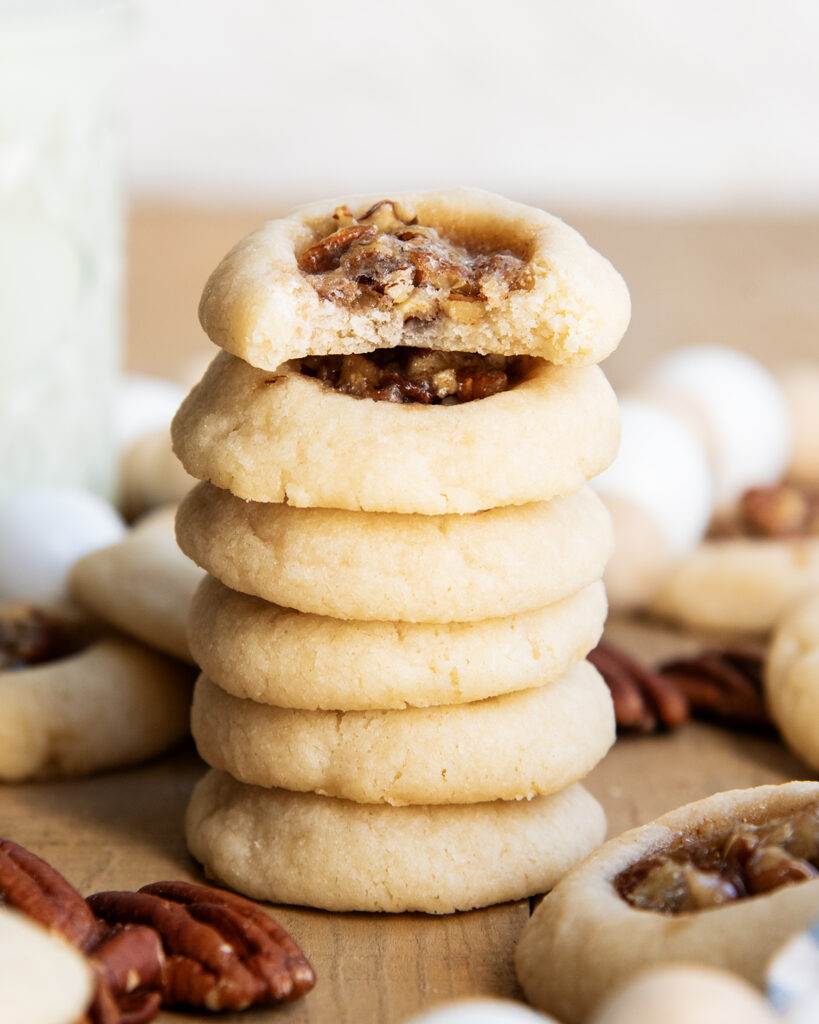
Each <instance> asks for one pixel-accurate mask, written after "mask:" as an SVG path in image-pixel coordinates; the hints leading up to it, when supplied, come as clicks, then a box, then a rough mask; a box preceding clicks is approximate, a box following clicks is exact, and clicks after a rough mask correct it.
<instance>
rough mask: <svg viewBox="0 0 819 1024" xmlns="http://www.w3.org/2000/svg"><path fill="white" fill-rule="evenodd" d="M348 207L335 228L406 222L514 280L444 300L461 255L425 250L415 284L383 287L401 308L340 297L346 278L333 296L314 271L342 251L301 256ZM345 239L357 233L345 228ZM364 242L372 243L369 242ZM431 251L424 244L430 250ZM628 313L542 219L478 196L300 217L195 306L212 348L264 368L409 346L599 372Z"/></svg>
mask: <svg viewBox="0 0 819 1024" xmlns="http://www.w3.org/2000/svg"><path fill="white" fill-rule="evenodd" d="M385 200H386V202H384V201H385ZM376 204H379V206H378V209H376V210H373V213H372V215H371V216H369V217H367V216H366V214H367V213H368V211H369V210H370V209H371V208H372V207H374V206H375V205H376ZM345 205H347V207H348V210H349V211H351V212H352V216H350V217H346V216H345V217H344V221H353V220H358V221H363V220H366V222H367V225H369V229H368V228H367V227H365V228H364V235H365V236H366V235H368V234H369V235H372V234H374V232H375V231H378V230H380V229H386V230H390V225H392V226H395V225H396V224H397V225H398V227H400V228H401V229H402V230H403V229H405V228H406V227H408V226H410V225H408V224H407V223H406V221H407V220H412V219H413V217H414V218H416V219H417V223H418V224H419V225H420V226H421V228H422V231H423V229H424V228H431V229H433V230H435V231H436V232H439V233H440V236H441V240H442V241H443V244H444V245H446V243H447V240H450V241H452V242H454V243H456V244H457V245H459V246H463V247H465V248H466V249H467V250H470V251H471V252H473V253H476V254H477V253H480V254H482V255H483V256H484V257H486V256H488V255H490V254H491V253H493V252H496V253H498V254H500V262H501V263H503V262H506V263H507V264H508V263H510V257H511V262H512V263H514V264H516V266H517V267H518V269H519V270H520V271H521V272H520V273H518V270H515V271H513V273H514V275H515V276H516V277H517V278H519V281H518V283H517V284H516V283H515V282H513V284H512V287H511V288H507V287H505V286H504V283H503V281H502V280H500V281H491V280H490V282H489V284H488V285H487V286H485V287H484V286H482V287H481V289H480V292H479V294H477V295H472V297H471V298H472V301H467V302H463V301H454V300H453V299H452V298H450V295H451V292H450V287H452V286H451V285H450V284H449V283H447V284H445V285H443V290H439V288H438V283H437V282H436V280H435V278H436V276H437V267H438V265H443V266H445V265H447V264H449V263H450V259H451V255H454V256H455V259H456V260H457V259H458V254H447V255H444V256H443V258H442V259H441V258H440V256H439V253H437V252H431V253H430V254H429V257H431V258H429V257H427V258H425V260H424V261H425V263H426V264H427V265H428V266H429V265H432V267H433V270H432V274H431V275H430V274H426V273H423V272H422V273H421V274H420V275H419V274H418V273H416V274H415V275H414V283H413V271H412V268H411V267H409V265H408V264H407V265H406V266H407V270H408V276H407V271H402V272H401V275H400V276H401V277H402V280H401V281H400V282H399V281H395V282H394V284H397V285H398V286H399V289H400V293H401V294H400V296H399V295H398V294H396V291H395V288H394V287H392V286H391V284H390V283H388V284H386V287H385V288H384V289H383V294H377V293H375V292H373V290H372V289H371V288H369V287H364V288H363V289H362V288H361V287H359V286H356V285H353V291H357V292H358V293H359V294H357V295H353V296H351V297H349V298H347V299H345V298H344V297H343V295H342V294H341V293H342V292H344V291H345V290H346V291H349V290H350V288H349V285H351V284H352V282H351V281H349V279H348V281H347V282H346V284H347V285H348V287H347V288H345V287H344V285H345V282H341V284H342V287H341V289H338V288H333V287H329V288H328V287H326V285H327V282H326V281H325V282H324V284H322V281H321V278H322V273H323V268H324V267H325V266H326V265H328V264H329V265H331V264H333V263H336V265H337V263H338V260H337V259H336V258H335V257H337V256H340V255H343V253H342V247H338V246H337V247H336V251H335V252H329V253H327V254H319V257H320V258H319V260H318V261H313V262H312V263H310V265H309V266H308V265H306V264H305V259H304V254H305V253H306V251H307V250H308V249H311V248H312V247H313V246H314V245H316V244H317V243H319V242H320V241H321V240H322V239H324V238H326V237H327V236H329V235H331V234H333V233H335V232H336V231H337V229H338V228H339V227H340V226H342V225H343V223H344V221H342V220H339V219H338V218H335V219H334V216H333V214H334V211H337V210H338V209H339V208H340V207H342V206H345ZM401 221H403V222H404V223H401ZM348 226H349V225H348ZM356 233H358V234H359V235H360V233H361V228H357V227H356V226H353V234H356ZM348 237H349V236H348ZM380 238H381V242H382V245H383V241H384V236H383V235H381V236H380ZM336 239H337V241H343V240H342V239H341V238H340V237H339V236H336ZM374 241H375V242H376V245H377V244H378V243H379V238H375V239H374ZM391 241H392V239H390V238H387V239H386V242H387V243H390V242H391ZM440 244H441V243H440V241H439V242H433V249H436V248H439V246H440ZM323 255H329V256H330V259H329V260H327V259H324V258H323ZM365 258H366V255H365ZM518 260H519V261H521V262H520V263H518V262H517V261H518ZM400 262H402V259H401V258H399V263H400ZM300 264H301V265H302V266H304V267H305V270H304V271H302V269H300ZM382 269H385V268H384V267H383V266H382V267H378V266H375V265H373V264H372V262H370V267H369V268H368V271H367V272H366V273H364V274H363V275H362V279H366V280H369V281H372V279H373V273H372V272H371V271H372V270H375V272H376V275H377V276H380V271H381V270H382ZM314 270H319V271H321V273H314V272H313V271H314ZM444 276H445V277H446V276H447V275H446V274H445V275H444ZM456 277H457V274H456ZM421 278H423V280H421ZM317 284H318V285H319V287H318V288H317V287H316V285H317ZM320 290H323V291H324V293H325V297H322V295H321V294H320ZM473 291H474V289H473ZM455 298H456V299H459V298H460V297H459V296H457V295H456V296H455ZM464 313H466V314H467V315H466V317H464ZM630 313H631V307H630V301H629V295H628V289H627V288H626V286H625V283H624V282H623V279H622V278H621V277H620V275H619V274H618V273H617V271H616V270H615V269H614V268H613V267H612V266H611V264H610V263H609V262H608V260H606V259H604V258H603V257H602V256H601V255H600V254H599V253H597V252H595V251H594V249H592V248H591V247H590V246H589V245H588V244H587V243H586V242H585V241H584V239H583V238H582V237H581V236H580V235H579V234H578V233H577V232H576V231H574V230H573V229H572V228H570V227H569V226H568V225H566V224H564V223H563V222H562V221H560V220H558V219H557V218H556V217H553V216H552V215H551V214H548V213H545V212H543V211H542V210H538V209H535V208H534V207H530V206H524V205H522V204H520V203H514V202H511V201H510V200H507V199H503V198H502V197H500V196H496V195H492V194H491V193H488V192H482V191H479V190H475V189H452V190H449V191H442V192H404V193H397V194H396V193H391V194H389V195H387V194H382V195H374V196H357V197H352V198H347V199H335V200H332V201H325V202H319V203H315V204H313V205H311V206H307V207H303V208H301V209H299V210H296V211H295V212H294V213H292V214H291V215H290V216H289V217H285V218H283V219H281V220H274V221H270V222H269V223H268V224H266V225H264V226H263V227H262V228H261V229H259V230H258V231H256V232H254V233H253V234H251V235H249V236H248V237H247V238H245V239H243V240H242V241H240V242H239V243H238V244H237V245H236V246H234V248H233V249H232V250H231V252H229V253H228V254H227V256H225V258H224V259H223V260H222V262H221V263H220V264H219V266H218V267H217V268H216V270H215V271H214V272H213V274H212V275H211V277H210V279H209V280H208V282H207V284H206V286H205V290H204V293H203V295H202V300H201V303H200V306H199V318H200V320H201V322H202V326H203V327H204V329H205V331H206V332H207V334H208V336H209V337H210V339H211V341H213V342H215V343H216V344H217V345H220V346H221V347H222V348H224V349H226V350H227V351H228V352H232V353H233V355H236V356H238V357H239V358H240V359H243V360H245V362H248V363H250V364H251V365H253V366H259V367H262V368H263V369H267V370H273V369H275V368H276V367H278V366H280V365H281V364H282V363H284V362H286V361H287V360H288V359H295V358H299V357H301V356H305V355H325V354H327V353H338V354H342V353H352V352H369V351H372V350H373V349H377V348H392V347H394V346H396V345H407V344H409V345H422V346H426V347H428V348H435V349H444V350H452V351H461V352H479V353H499V354H502V355H512V354H514V355H518V354H529V355H534V356H540V357H542V358H544V359H546V360H548V361H549V362H554V363H572V364H575V365H577V364H588V363H596V362H599V361H600V360H601V359H603V358H605V356H607V355H608V354H609V353H610V352H612V351H613V349H614V348H615V347H616V345H617V343H618V342H619V341H620V338H621V337H622V336H623V334H624V333H625V329H626V327H627V325H628V320H629V316H630Z"/></svg>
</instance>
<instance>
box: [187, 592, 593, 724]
mask: <svg viewBox="0 0 819 1024" xmlns="http://www.w3.org/2000/svg"><path fill="white" fill-rule="evenodd" d="M605 618H606V593H605V590H604V588H603V584H602V583H601V582H599V581H598V582H597V583H592V584H591V585H590V586H588V587H584V588H583V589H582V590H580V591H578V592H577V593H576V594H572V595H571V596H570V597H566V598H563V600H562V601H558V602H556V603H555V604H551V605H547V606H546V607H544V608H536V609H534V610H533V611H530V612H521V613H520V614H518V615H510V616H508V617H507V618H501V619H485V620H483V621H482V622H474V623H473V622H451V623H445V624H438V623H426V622H420V623H412V622H366V623H365V622H355V621H352V622H350V621H346V620H343V619H333V618H329V617H328V616H324V615H310V614H307V613H304V612H297V611H293V610H291V609H289V608H282V607H280V606H279V605H275V604H270V603H269V602H268V601H263V600H262V599H261V598H258V597H250V596H249V595H247V594H241V593H239V591H236V590H230V589H229V588H228V587H226V586H224V584H222V583H220V582H219V581H218V580H217V579H215V577H213V576H206V577H205V579H204V580H203V581H202V583H201V584H200V585H199V587H198V589H197V590H196V592H195V594H194V596H193V600H192V602H191V610H190V621H189V628H188V633H189V641H190V646H191V651H192V653H193V657H194V660H195V661H196V663H197V665H199V666H200V667H201V668H202V670H203V672H204V673H205V674H206V675H208V676H210V678H211V679H213V680H214V681H215V682H216V683H218V684H219V686H220V687H221V688H222V689H223V690H227V691H228V692H229V693H232V694H234V696H236V697H248V698H250V699H251V700H254V701H258V702H260V703H262V704H275V705H277V706H279V707H284V708H305V709H307V710H314V711H315V710H318V709H322V708H323V709H334V710H342V711H363V710H367V709H371V708H381V709H387V708H403V707H407V706H411V707H427V706H428V705H430V704H436V705H440V704H459V703H462V702H464V701H474V700H481V699H482V698H484V697H493V696H497V695H499V694H501V693H507V692H510V691H513V690H523V689H528V688H529V687H532V686H542V685H544V684H546V683H551V682H552V681H553V680H555V679H557V678H559V677H560V676H561V675H563V673H564V672H565V671H566V670H567V669H568V668H569V667H570V666H571V665H573V664H574V663H575V662H577V661H578V660H579V659H580V658H582V657H584V656H585V655H586V654H587V653H588V652H589V651H590V650H591V649H592V648H593V647H594V646H595V645H596V644H597V641H598V640H599V639H600V635H601V634H602V632H603V623H604V622H605Z"/></svg>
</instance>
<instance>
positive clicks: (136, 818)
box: [0, 207, 819, 1024]
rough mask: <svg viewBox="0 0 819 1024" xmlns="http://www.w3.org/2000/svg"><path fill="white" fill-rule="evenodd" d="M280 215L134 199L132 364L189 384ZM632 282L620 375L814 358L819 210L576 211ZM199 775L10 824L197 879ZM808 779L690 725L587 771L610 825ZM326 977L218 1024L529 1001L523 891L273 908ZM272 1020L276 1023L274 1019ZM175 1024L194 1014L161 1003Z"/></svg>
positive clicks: (360, 1020) (55, 848) (386, 1018)
mask: <svg viewBox="0 0 819 1024" xmlns="http://www.w3.org/2000/svg"><path fill="white" fill-rule="evenodd" d="M275 212H276V211H273V210H270V211H262V212H260V211H258V210H256V211H254V210H240V211H212V210H211V211H208V210H176V209H163V208H159V207H151V208H140V209H137V210H136V211H135V213H134V216H133V218H132V232H131V240H132V241H131V263H130V286H129V300H128V329H129V339H128V352H127V363H128V366H129V367H130V368H132V369H138V370H142V371H146V372H152V373H162V374H167V375H169V376H175V377H177V378H179V379H183V380H190V378H191V375H192V373H193V372H194V371H193V369H192V367H194V366H201V365H202V364H203V363H204V361H205V360H206V359H207V358H208V357H209V356H210V355H211V354H212V353H213V352H214V351H215V350H213V349H212V348H211V347H210V346H209V345H208V344H207V343H206V342H205V341H204V339H203V336H202V334H201V332H200V330H199V328H198V325H197V322H196V315H195V313H196V303H197V299H198V295H199V292H200V290H201V286H202V284H203V282H204V279H205V277H206V276H207V274H208V273H209V271H210V270H211V269H212V267H213V266H214V265H215V263H216V261H217V260H218V259H219V257H220V256H221V255H222V254H223V253H224V252H225V251H226V250H227V248H229V246H230V245H231V244H232V243H233V242H234V241H236V240H237V239H238V238H239V237H240V236H241V235H242V234H243V233H245V232H246V231H247V230H249V229H251V228H252V227H253V226H255V225H257V224H258V223H259V222H260V221H261V220H262V219H264V217H265V216H269V215H272V214H273V213H275ZM560 212H562V213H563V214H564V215H565V216H566V218H567V219H569V220H570V221H571V222H572V223H574V224H576V225H577V226H578V227H579V228H580V229H581V230H582V231H583V232H584V233H585V234H586V235H587V237H588V238H589V240H590V241H591V242H592V243H593V244H595V245H596V246H597V247H598V248H600V249H601V250H602V251H603V252H605V253H606V255H607V256H609V257H610V258H611V259H612V261H613V262H614V263H615V264H616V265H617V266H618V268H619V269H620V270H621V271H622V272H623V274H624V276H625V277H626V279H627V280H628V282H629V284H630V287H631V290H632V297H633V301H634V319H633V326H632V328H631V329H630V331H629V334H628V335H627V338H626V340H625V341H624V343H623V346H622V349H621V351H620V352H618V353H617V354H616V355H615V356H614V357H612V359H611V360H610V361H609V362H608V363H607V364H606V369H607V370H608V371H609V373H610V376H611V378H612V380H613V382H614V383H615V385H617V386H618V387H623V386H626V385H627V384H628V382H629V380H630V379H632V378H633V376H634V374H635V373H636V372H637V370H638V368H639V367H640V366H641V365H643V364H644V363H645V362H646V361H647V360H649V359H651V358H653V356H654V355H656V353H657V352H658V351H660V350H662V349H664V348H668V347H670V346H672V345H675V344H683V343H689V342H695V341H696V342H699V341H712V342H721V343H726V344H733V345H737V346H739V347H743V348H746V349H747V350H749V351H751V352H753V353H755V354H757V355H759V356H761V357H762V358H764V359H766V360H768V361H770V359H771V358H772V353H776V357H777V358H781V357H782V356H791V355H792V356H800V355H811V356H814V357H817V358H819V347H817V339H819V309H817V306H816V303H815V291H816V289H815V282H816V280H817V279H819V219H817V220H813V221H809V222H797V221H792V222H781V221H759V222H756V223H752V222H749V221H742V222H739V221H736V222H731V221H720V222H717V221H699V222H682V221H647V220H638V219H620V220H613V219H605V218H600V217H593V216H588V215H586V216H577V215H576V216H572V215H571V214H570V213H568V212H566V211H560ZM607 634H608V635H609V636H610V637H613V638H614V639H615V640H617V641H619V642H620V643H621V644H623V645H625V646H626V647H628V648H629V649H631V650H633V651H635V652H637V653H639V654H640V655H641V656H642V657H644V658H645V659H647V660H649V661H651V660H654V659H656V658H658V657H660V656H663V655H665V654H667V653H670V652H672V651H678V650H681V649H690V648H692V647H696V646H698V645H699V644H700V643H701V638H695V637H690V636H682V635H679V634H676V633H673V632H671V631H668V630H666V629H662V628H659V627H657V626H654V625H651V624H646V623H642V622H633V621H632V622H611V623H610V624H609V626H608V627H607ZM202 771H203V766H202V764H201V762H199V761H198V759H197V758H196V755H195V753H194V752H193V750H192V749H191V748H185V749H182V750H179V751H177V752H175V753H173V754H171V755H168V756H166V757H163V758H161V759H159V760H157V761H154V762H152V763H150V764H147V765H144V766H141V767H138V768H135V769H131V770H127V771H120V772H112V773H108V774H105V775H101V776H97V777H95V778H90V779H82V780H75V781H62V782H49V783H42V784H26V785H19V786H5V787H0V835H3V836H6V837H8V838H11V839H14V840H15V841H16V842H19V843H22V844H23V845H25V846H27V847H29V848H30V849H32V850H33V851H35V852H36V853H38V854H39V855H40V856H43V857H45V858H46V859H47V860H49V861H50V862H51V863H52V864H53V865H54V866H55V867H56V868H57V869H58V870H60V871H62V872H63V873H64V874H65V875H66V876H67V877H68V878H69V880H70V881H71V882H73V883H74V885H76V886H77V888H78V889H79V890H80V891H81V892H82V893H84V894H87V893H91V892H94V891H97V890H100V889H106V888H135V887H138V886H140V885H143V884H145V883H147V882H150V881H154V880H157V879H159V878H189V879H194V880H202V879H201V876H200V873H199V870H198V867H197V865H196V863H195V862H194V861H193V860H192V859H191V858H190V857H189V855H188V853H187V851H186V849H185V843H184V839H183V834H182V817H183V811H184V807H185V803H186V800H187V797H188V794H189V792H190V789H191V787H192V785H193V783H194V782H195V780H196V778H197V777H198V776H199V775H200V774H201V772H202ZM805 777H811V776H810V773H809V772H808V770H807V769H806V768H805V767H804V765H802V764H801V763H800V762H799V761H797V760H796V759H795V758H794V757H792V756H791V755H790V754H789V753H788V751H787V750H786V749H785V748H784V747H783V746H782V745H781V744H780V743H779V742H778V740H777V739H775V738H772V737H761V736H753V735H747V734H742V733H738V732H727V731H724V730H720V729H717V728H714V727H710V726H706V725H701V724H692V725H690V726H687V727H685V728H683V729H681V730H680V731H678V732H676V733H674V734H666V735H658V736H652V737H635V738H623V739H620V740H619V741H618V742H617V744H616V745H615V747H614V749H613V750H612V751H611V753H610V754H609V755H608V757H607V758H606V759H605V760H604V761H603V762H602V763H601V764H600V765H599V766H598V767H597V768H596V769H595V771H594V772H593V773H592V775H591V776H590V777H589V779H588V786H589V788H590V789H591V791H592V792H593V793H594V794H595V795H596V796H597V797H598V798H599V799H600V800H601V802H602V803H603V805H604V807H605V809H606V812H607V815H608V819H609V832H610V834H616V833H618V832H620V831H622V830H623V829H625V828H628V827H631V826H633V825H637V824H640V823H642V822H645V821H648V820H650V819H651V818H653V817H655V816H656V815H657V814H659V813H661V812H663V811H666V810H669V809H671V808H672V807H676V806H678V805H679V804H681V803H684V802H686V801H688V800H692V799H696V798H699V797H702V796H705V795H707V794H710V793H712V792H716V791H718V790H722V789H729V788H733V787H741V786H750V785H757V784H762V783H767V782H778V781H785V780H787V779H792V778H805ZM275 914H276V916H277V918H278V919H279V920H280V921H281V923H282V924H283V925H284V926H285V927H286V928H288V929H289V930H291V931H292V932H293V934H294V935H295V937H296V938H297V940H298V941H299V942H300V943H301V945H302V946H303V948H304V949H305V951H306V952H307V954H308V955H309V956H310V958H311V960H312V962H313V964H314V966H315V968H316V972H317V975H318V983H317V986H316V988H315V990H314V991H313V992H312V993H311V994H310V995H309V996H308V997H307V998H306V999H304V1000H302V1001H301V1002H299V1003H296V1004H294V1005H292V1006H287V1007H282V1008H280V1009H277V1010H275V1011H272V1012H271V1011H269V1010H268V1011H248V1012H246V1013H242V1014H227V1015H223V1016H220V1017H219V1020H220V1021H224V1022H225V1024H233V1022H234V1021H235V1022H238V1021H242V1022H244V1024H259V1022H261V1021H270V1020H272V1019H277V1018H278V1019H281V1020H287V1021H289V1022H292V1024H296V1022H298V1024H302V1022H311V1024H369V1022H373V1024H393V1022H400V1021H404V1020H406V1019H407V1018H408V1017H409V1016H410V1015H411V1014H412V1013H413V1012H415V1011H417V1010H418V1009H420V1008H422V1007H425V1006H429V1005H432V1004H433V1003H436V1002H439V1001H441V1000H445V999H449V998H453V997H459V996H464V995H477V994H491V995H501V996H512V997H515V996H519V991H518V989H517V986H516V982H515V978H514V972H513V969H512V955H513V951H514V945H515V941H516V938H517V936H518V934H519V933H520V930H521V928H522V927H523V924H524V923H525V921H526V919H527V916H528V914H529V904H528V901H523V902H520V903H514V904H506V905H502V906H498V907H491V908H488V909H485V910H479V911H473V912H471V913H463V914H455V915H449V916H445V917H440V918H436V917H429V916H425V915H420V914H407V915H398V916H392V915H374V914H330V913H326V912H321V911H314V910H308V909H302V908H292V907H277V908H275ZM273 1014H275V1017H274V1016H273ZM158 1019H159V1020H160V1021H161V1022H164V1024H171V1022H172V1021H194V1020H196V1021H201V1020H203V1019H212V1018H206V1017H203V1016H197V1015H187V1014H171V1013H163V1014H161V1015H160V1017H159V1018H158Z"/></svg>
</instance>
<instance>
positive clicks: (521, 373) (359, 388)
mask: <svg viewBox="0 0 819 1024" xmlns="http://www.w3.org/2000/svg"><path fill="white" fill-rule="evenodd" d="M532 365H533V360H532V359H531V357H528V356H513V357H506V356H497V355H488V356H479V355H476V354H474V353H470V352H440V351H437V350H434V349H427V348H412V347H410V346H406V345H405V346H399V347H398V348H394V349H378V350H376V351H375V352H368V353H367V355H352V356H309V357H307V358H305V359H302V360H301V365H300V369H301V372H302V373H303V374H305V375H306V376H308V377H314V378H317V379H318V380H320V381H323V382H324V383H325V384H328V385H329V386H330V387H332V388H335V390H336V391H340V392H342V394H345V395H353V396H354V397H356V398H372V399H374V400H375V401H380V402H401V403H404V404H406V403H409V402H418V403H421V404H422V405H431V404H438V405H454V404H457V403H460V402H471V401H474V400H475V399H478V398H488V397H489V395H496V394H498V393H499V392H501V391H507V390H508V389H509V388H513V387H514V386H515V385H516V384H519V383H520V381H521V380H523V378H524V377H525V376H526V375H527V374H528V373H529V372H530V371H531V369H532Z"/></svg>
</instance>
